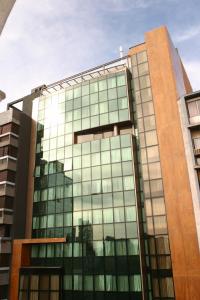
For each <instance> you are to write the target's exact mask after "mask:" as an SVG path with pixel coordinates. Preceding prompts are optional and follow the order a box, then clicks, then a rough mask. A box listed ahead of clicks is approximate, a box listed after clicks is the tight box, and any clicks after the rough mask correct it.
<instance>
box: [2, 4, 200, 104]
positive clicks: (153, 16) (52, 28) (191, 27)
mask: <svg viewBox="0 0 200 300" xmlns="http://www.w3.org/2000/svg"><path fill="white" fill-rule="evenodd" d="M199 11H200V1H199V0H190V1H188V0H16V4H15V6H14V8H13V10H12V12H11V14H10V16H9V19H8V21H7V23H6V26H5V27H4V30H3V32H2V35H1V36H0V89H2V90H4V91H5V92H6V94H7V101H13V100H16V99H18V98H20V97H22V96H24V95H26V94H29V93H30V90H31V89H32V88H34V87H36V86H38V85H41V84H49V83H52V82H54V81H57V80H59V79H62V78H64V77H67V76H69V75H72V74H74V73H77V72H80V71H83V70H85V69H88V68H90V67H93V66H96V65H98V64H101V63H104V62H107V61H109V60H112V59H115V58H118V57H119V46H120V45H122V46H123V49H124V54H126V53H127V50H128V48H129V47H130V46H132V45H135V44H137V43H141V42H143V39H144V32H146V31H149V30H151V29H153V28H155V27H158V26H160V25H166V26H167V27H168V29H169V31H170V34H171V36H172V39H173V42H174V44H175V45H176V47H177V48H178V49H179V53H180V55H181V57H182V60H183V63H184V65H185V67H186V70H187V72H188V74H189V77H190V80H191V83H192V86H193V89H194V90H198V89H200V51H199V50H200V20H199ZM4 102H5V101H4ZM4 106H5V105H3V104H1V105H0V110H2V109H3V108H4Z"/></svg>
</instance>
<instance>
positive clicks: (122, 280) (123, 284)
mask: <svg viewBox="0 0 200 300" xmlns="http://www.w3.org/2000/svg"><path fill="white" fill-rule="evenodd" d="M117 284H118V290H119V291H120V292H128V291H129V287H128V276H118V278H117Z"/></svg>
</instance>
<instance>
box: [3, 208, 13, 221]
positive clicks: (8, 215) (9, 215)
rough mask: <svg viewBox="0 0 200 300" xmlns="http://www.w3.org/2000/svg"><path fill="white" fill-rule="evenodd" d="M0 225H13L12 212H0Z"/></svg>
mask: <svg viewBox="0 0 200 300" xmlns="http://www.w3.org/2000/svg"><path fill="white" fill-rule="evenodd" d="M0 224H8V225H10V224H13V211H12V210H7V209H1V210H0Z"/></svg>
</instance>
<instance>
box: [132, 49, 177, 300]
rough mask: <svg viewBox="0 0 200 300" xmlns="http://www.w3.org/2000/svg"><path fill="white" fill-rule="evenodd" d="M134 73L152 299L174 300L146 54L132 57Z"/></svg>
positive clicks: (150, 296)
mask: <svg viewBox="0 0 200 300" xmlns="http://www.w3.org/2000/svg"><path fill="white" fill-rule="evenodd" d="M132 73H133V82H134V87H133V88H134V96H135V103H134V106H135V109H136V117H135V120H136V122H137V129H138V150H139V152H138V159H139V161H140V169H141V199H142V203H143V206H144V213H143V216H144V220H143V222H144V223H143V225H144V232H145V236H144V238H145V252H146V265H147V271H148V288H149V299H174V288H173V278H172V269H171V256H170V247H169V238H168V229H167V219H166V211H165V200H164V191H163V181H162V174H161V166H160V157H159V144H158V139H157V132H156V119H155V113H154V105H153V98H152V92H151V82H150V75H149V67H148V59H147V53H146V51H142V52H139V53H138V54H135V55H133V56H132Z"/></svg>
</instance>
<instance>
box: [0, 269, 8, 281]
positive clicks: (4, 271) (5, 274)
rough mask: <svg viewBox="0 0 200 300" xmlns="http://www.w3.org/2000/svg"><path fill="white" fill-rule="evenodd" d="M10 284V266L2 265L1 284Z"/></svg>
mask: <svg viewBox="0 0 200 300" xmlns="http://www.w3.org/2000/svg"><path fill="white" fill-rule="evenodd" d="M8 284H9V268H1V267H0V285H8Z"/></svg>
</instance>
